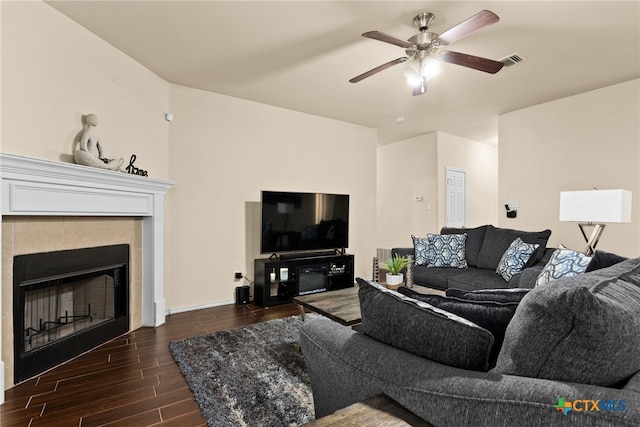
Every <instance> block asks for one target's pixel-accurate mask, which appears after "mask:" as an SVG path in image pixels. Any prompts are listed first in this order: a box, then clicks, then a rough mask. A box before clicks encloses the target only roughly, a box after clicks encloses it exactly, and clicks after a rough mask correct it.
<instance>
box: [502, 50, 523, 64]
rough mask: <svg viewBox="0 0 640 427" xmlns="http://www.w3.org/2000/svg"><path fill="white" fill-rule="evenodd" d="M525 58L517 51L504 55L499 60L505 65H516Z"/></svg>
mask: <svg viewBox="0 0 640 427" xmlns="http://www.w3.org/2000/svg"><path fill="white" fill-rule="evenodd" d="M526 60H527V58H525V57H524V56H522V55H520V54H519V53H513V54H511V55H509V56H505V57H504V58H502V59H499V61H500V62H502V63H503V64H504V66H505V67H511V66H513V65H518V64H520V63H522V62H525V61H526Z"/></svg>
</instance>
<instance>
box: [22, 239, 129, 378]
mask: <svg viewBox="0 0 640 427" xmlns="http://www.w3.org/2000/svg"><path fill="white" fill-rule="evenodd" d="M13 287H14V288H13V295H14V297H13V312H14V316H13V324H14V379H15V381H16V383H17V382H20V381H23V380H26V379H28V378H31V377H33V376H35V375H38V374H40V373H42V372H44V371H46V370H47V369H49V368H51V367H53V366H56V365H58V364H60V363H62V362H65V361H67V360H69V359H71V358H73V357H75V356H78V355H80V354H82V353H84V352H85V351H87V350H90V349H91V348H94V347H96V346H98V345H100V344H102V343H105V342H107V341H109V340H110V339H112V338H115V337H117V336H120V335H122V334H124V333H127V332H128V331H129V245H126V244H121V245H112V246H100V247H92V248H84V249H73V250H62V251H54V252H43V253H35V254H28V255H19V256H16V257H14V263H13Z"/></svg>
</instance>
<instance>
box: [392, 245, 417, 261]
mask: <svg viewBox="0 0 640 427" xmlns="http://www.w3.org/2000/svg"><path fill="white" fill-rule="evenodd" d="M396 255H400V256H408V255H411V256H414V251H413V248H412V247H411V248H391V257H392V258H393V257H394V256H396Z"/></svg>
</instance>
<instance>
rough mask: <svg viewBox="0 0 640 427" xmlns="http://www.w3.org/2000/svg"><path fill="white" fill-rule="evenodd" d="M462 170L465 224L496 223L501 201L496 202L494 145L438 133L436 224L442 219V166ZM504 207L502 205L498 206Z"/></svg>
mask: <svg viewBox="0 0 640 427" xmlns="http://www.w3.org/2000/svg"><path fill="white" fill-rule="evenodd" d="M448 167H449V168H454V169H459V170H464V171H465V172H466V177H467V181H466V190H467V206H466V208H467V216H466V222H465V226H466V227H477V226H479V225H483V224H496V223H497V220H498V213H499V212H501V211H500V208H501V207H502V205H504V203H502V204H500V203H498V147H497V146H495V145H490V144H485V143H482V142H477V141H472V140H470V139H465V138H460V137H457V136H453V135H449V134H446V133H441V132H438V182H439V184H438V202H439V203H438V224H439V227H443V226H444V225H445V224H446V220H445V218H446V217H445V214H446V209H445V184H446V181H445V176H446V168H448ZM502 209H504V208H502Z"/></svg>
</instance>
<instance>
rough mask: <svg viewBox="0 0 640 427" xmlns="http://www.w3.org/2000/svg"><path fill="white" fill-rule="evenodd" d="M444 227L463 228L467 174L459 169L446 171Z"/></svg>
mask: <svg viewBox="0 0 640 427" xmlns="http://www.w3.org/2000/svg"><path fill="white" fill-rule="evenodd" d="M445 182H446V190H445V191H446V196H445V197H446V202H445V211H446V212H445V217H446V219H445V226H447V227H464V226H465V219H466V200H467V173H466V172H465V171H463V170H460V169H453V168H447V170H446V179H445Z"/></svg>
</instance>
